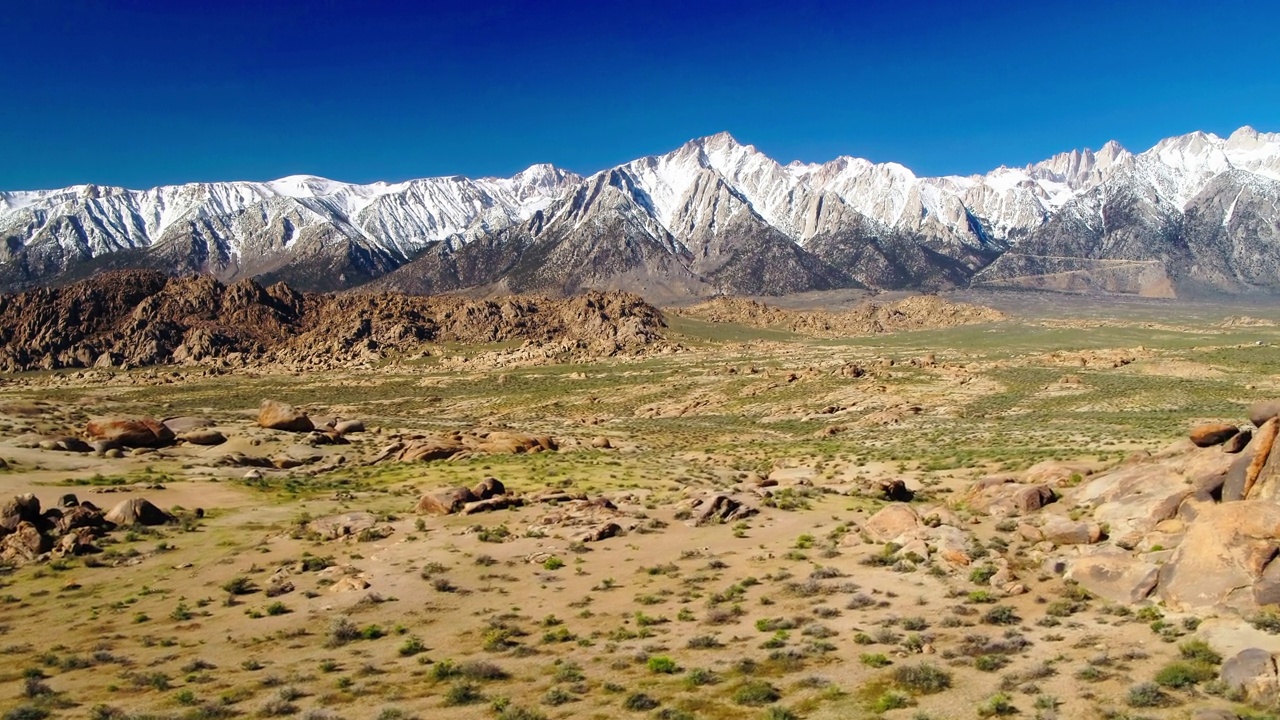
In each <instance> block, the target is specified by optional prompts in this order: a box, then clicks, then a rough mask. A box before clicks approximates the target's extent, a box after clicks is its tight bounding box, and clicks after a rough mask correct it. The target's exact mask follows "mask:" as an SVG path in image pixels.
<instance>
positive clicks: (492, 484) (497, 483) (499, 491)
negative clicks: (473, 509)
mask: <svg viewBox="0 0 1280 720" xmlns="http://www.w3.org/2000/svg"><path fill="white" fill-rule="evenodd" d="M471 494H472V495H475V496H476V497H478V498H480V499H481V500H488V499H489V498H491V497H494V496H495V495H506V494H507V488H506V487H505V486H504V485H503V484H502V481H501V480H499V479H498V478H494V477H487V478H485V479H484V480H481V481H480V482H478V483H476V486H475V487H473V488H471Z"/></svg>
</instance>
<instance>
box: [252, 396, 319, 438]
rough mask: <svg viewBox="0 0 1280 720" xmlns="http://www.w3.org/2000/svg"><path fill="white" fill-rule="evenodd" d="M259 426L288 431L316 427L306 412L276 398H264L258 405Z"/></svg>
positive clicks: (309, 430) (306, 429)
mask: <svg viewBox="0 0 1280 720" xmlns="http://www.w3.org/2000/svg"><path fill="white" fill-rule="evenodd" d="M258 426H259V427H264V428H267V429H268V430H284V431H286V432H311V431H312V430H314V429H315V425H313V424H312V423H311V418H309V417H307V414H306V413H304V412H302V411H301V410H298V409H296V408H294V407H293V406H292V405H287V404H285V403H282V402H278V401H276V400H263V401H262V404H261V405H259V406H258Z"/></svg>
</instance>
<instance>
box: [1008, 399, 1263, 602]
mask: <svg viewBox="0 0 1280 720" xmlns="http://www.w3.org/2000/svg"><path fill="white" fill-rule="evenodd" d="M1278 415H1280V401H1274V400H1272V401H1265V402H1259V403H1256V404H1255V405H1253V406H1252V407H1251V408H1249V411H1248V417H1249V420H1250V422H1251V423H1252V427H1247V426H1246V427H1241V426H1237V425H1233V424H1230V423H1206V424H1203V425H1199V426H1197V427H1195V428H1193V429H1192V430H1191V432H1190V433H1189V436H1188V439H1187V440H1185V441H1182V442H1180V443H1177V444H1175V445H1173V446H1171V447H1169V448H1167V449H1165V450H1163V451H1161V452H1159V453H1156V454H1154V455H1150V456H1143V455H1139V456H1136V457H1133V458H1131V459H1130V460H1129V461H1126V462H1125V463H1123V464H1121V465H1120V466H1118V467H1115V468H1113V469H1111V470H1109V471H1107V472H1104V473H1100V474H1098V475H1097V476H1095V477H1092V478H1090V479H1088V480H1087V481H1085V482H1082V483H1080V484H1079V486H1077V487H1070V488H1067V489H1064V490H1063V491H1062V500H1061V502H1059V503H1056V504H1055V506H1052V507H1050V508H1047V509H1046V510H1045V511H1043V512H1039V513H1036V515H1038V517H1033V518H1031V519H1030V521H1029V522H1028V524H1030V525H1034V526H1035V527H1034V529H1031V528H1026V529H1024V528H1021V527H1020V528H1019V532H1020V533H1021V534H1022V535H1023V537H1026V538H1027V539H1029V540H1033V541H1035V542H1036V544H1035V545H1034V546H1033V548H1032V555H1033V558H1036V559H1040V560H1043V561H1044V562H1045V563H1046V564H1047V565H1048V566H1049V567H1051V568H1052V569H1054V570H1057V571H1060V572H1064V573H1065V574H1066V576H1067V577H1068V578H1069V579H1072V580H1076V581H1078V582H1080V583H1081V584H1082V585H1084V586H1085V587H1086V588H1087V589H1089V590H1090V591H1091V592H1093V593H1095V594H1097V595H1100V596H1102V597H1104V598H1107V599H1109V600H1113V601H1116V602H1125V603H1137V602H1142V601H1144V600H1155V601H1160V602H1162V603H1163V604H1164V605H1165V606H1166V607H1167V608H1170V609H1172V610H1175V611H1182V612H1221V611H1224V610H1226V611H1234V612H1238V613H1241V614H1245V615H1248V614H1252V613H1255V612H1257V611H1258V610H1259V609H1260V608H1262V607H1264V606H1269V605H1275V604H1277V603H1280V563H1277V562H1275V560H1276V558H1277V556H1278V553H1277V550H1276V548H1277V545H1276V539H1277V538H1280V504H1278V503H1277V500H1280V443H1277V442H1276V435H1277V428H1278V427H1280V417H1277V416H1278ZM1053 507H1057V508H1063V509H1070V508H1074V509H1075V510H1076V512H1077V513H1078V512H1079V510H1081V509H1085V510H1087V516H1085V517H1080V518H1078V519H1076V520H1072V519H1071V518H1067V517H1064V516H1063V514H1062V513H1056V512H1054V511H1053V509H1052V508H1053Z"/></svg>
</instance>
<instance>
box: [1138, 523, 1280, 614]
mask: <svg viewBox="0 0 1280 720" xmlns="http://www.w3.org/2000/svg"><path fill="white" fill-rule="evenodd" d="M1278 537H1280V505H1277V504H1275V503H1273V502H1269V501H1261V500H1243V501H1240V502H1231V503H1223V504H1221V505H1214V506H1207V507H1203V508H1201V510H1200V512H1199V515H1198V516H1197V517H1196V519H1195V520H1194V521H1193V522H1192V523H1191V524H1190V525H1189V526H1188V528H1187V533H1186V536H1185V537H1184V538H1183V541H1182V542H1181V543H1180V544H1179V545H1178V547H1177V549H1176V550H1174V552H1173V555H1172V557H1170V559H1169V561H1168V562H1167V563H1165V565H1164V566H1163V567H1162V568H1161V569H1160V590H1159V592H1160V597H1161V598H1162V599H1163V600H1164V602H1165V604H1166V605H1167V606H1168V607H1169V608H1171V609H1173V610H1176V611H1179V612H1199V611H1217V610H1222V609H1231V610H1236V611H1240V612H1254V611H1256V610H1257V609H1258V607H1259V606H1261V605H1268V604H1273V603H1277V602H1280V564H1276V563H1272V560H1273V559H1274V558H1275V556H1276V544H1275V543H1276V538H1278Z"/></svg>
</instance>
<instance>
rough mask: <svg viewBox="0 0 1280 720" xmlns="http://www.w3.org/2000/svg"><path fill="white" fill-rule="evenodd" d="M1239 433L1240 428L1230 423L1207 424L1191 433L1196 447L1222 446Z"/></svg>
mask: <svg viewBox="0 0 1280 720" xmlns="http://www.w3.org/2000/svg"><path fill="white" fill-rule="evenodd" d="M1239 432H1240V428H1238V427H1236V426H1235V425H1230V424H1228V423H1207V424H1204V425H1199V426H1197V427H1196V428H1194V429H1193V430H1192V431H1191V442H1193V443H1195V444H1196V447H1202V448H1203V447H1213V446H1214V445H1221V444H1222V443H1224V442H1226V441H1227V440H1229V439H1231V438H1232V437H1233V436H1234V435H1236V434H1237V433H1239Z"/></svg>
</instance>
